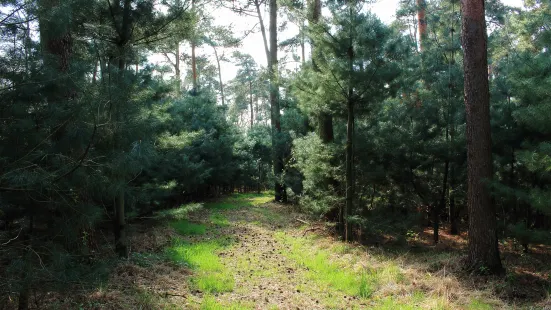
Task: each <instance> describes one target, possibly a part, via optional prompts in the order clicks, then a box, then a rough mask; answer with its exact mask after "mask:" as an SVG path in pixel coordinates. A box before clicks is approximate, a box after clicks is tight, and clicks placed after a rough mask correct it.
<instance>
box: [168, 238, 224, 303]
mask: <svg viewBox="0 0 551 310" xmlns="http://www.w3.org/2000/svg"><path fill="white" fill-rule="evenodd" d="M227 245H228V242H227V241H224V240H221V239H220V240H209V241H203V242H198V243H194V244H189V243H186V242H182V241H180V240H176V241H174V244H173V245H172V246H171V247H169V248H168V249H167V250H166V255H167V257H168V258H169V259H170V260H172V261H173V262H176V263H184V264H187V265H188V266H190V267H191V268H192V269H194V270H195V271H196V272H195V275H194V277H193V279H192V284H193V285H195V286H196V287H197V288H198V289H199V290H201V291H203V292H206V293H220V292H231V291H232V290H233V288H234V285H235V283H234V279H233V275H232V273H231V272H230V270H228V269H227V268H226V267H225V266H224V265H223V264H222V263H221V262H220V259H219V257H218V256H217V253H218V252H219V251H220V250H222V249H223V248H224V247H225V246H227Z"/></svg>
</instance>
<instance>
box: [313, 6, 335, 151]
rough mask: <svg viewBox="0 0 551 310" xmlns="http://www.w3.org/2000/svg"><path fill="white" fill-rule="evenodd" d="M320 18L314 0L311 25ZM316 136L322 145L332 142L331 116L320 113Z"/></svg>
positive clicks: (314, 54) (319, 7)
mask: <svg viewBox="0 0 551 310" xmlns="http://www.w3.org/2000/svg"><path fill="white" fill-rule="evenodd" d="M320 18H321V0H314V3H313V8H312V23H313V24H316V23H318V22H319V20H320ZM316 53H317V51H316V47H315V46H313V45H312V62H313V64H314V69H316V68H317V67H316V63H315V57H316ZM318 136H319V137H320V139H321V141H322V142H323V143H331V142H333V140H334V135H333V116H332V115H331V114H330V113H328V112H324V111H322V112H320V113H319V115H318Z"/></svg>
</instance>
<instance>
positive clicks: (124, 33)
mask: <svg viewBox="0 0 551 310" xmlns="http://www.w3.org/2000/svg"><path fill="white" fill-rule="evenodd" d="M131 4H132V0H125V1H124V8H123V16H122V24H121V27H120V29H121V32H120V38H119V41H118V45H117V51H118V57H119V59H118V61H119V63H118V69H119V72H118V83H119V85H121V86H120V87H124V84H123V83H124V72H125V68H126V61H127V59H126V57H127V48H128V47H127V45H128V43H129V42H130V36H131V29H132V25H131V23H132V20H131V16H130V13H131ZM123 100H126V98H124V99H121V101H123ZM121 104H122V102H119V103H118V104H117V106H116V120H117V123H118V124H116V125H115V128H116V130H115V137H114V139H115V149H116V150H117V151H118V150H119V148H120V147H121V144H120V140H121V137H120V135H121V133H120V130H121V123H122V117H123V116H122V115H123V111H122V109H121V107H120V105H121ZM120 178H121V179H120V180H119V181H120V183H121V184H125V183H126V182H124V180H122V177H120ZM114 211H115V212H114V213H115V218H114V219H113V224H114V225H113V226H114V227H113V231H114V234H115V250H116V252H117V254H118V255H119V256H120V257H123V258H126V257H128V240H127V238H126V232H125V225H126V222H125V221H126V219H125V200H124V188H121V189H119V191H118V193H117V194H116V197H114Z"/></svg>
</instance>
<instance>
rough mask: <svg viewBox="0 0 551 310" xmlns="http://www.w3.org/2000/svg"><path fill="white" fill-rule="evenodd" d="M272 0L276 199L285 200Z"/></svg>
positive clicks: (273, 1) (272, 0) (273, 2)
mask: <svg viewBox="0 0 551 310" xmlns="http://www.w3.org/2000/svg"><path fill="white" fill-rule="evenodd" d="M269 1H270V61H269V64H270V68H269V72H270V105H271V112H272V117H271V120H272V121H271V122H272V148H273V151H272V152H273V155H272V156H273V163H274V177H275V200H276V201H281V202H285V201H287V197H286V194H285V185H284V184H283V181H282V180H281V177H282V173H283V156H282V152H281V151H282V150H281V145H280V144H281V143H280V141H279V140H280V135H281V114H280V111H279V82H278V78H279V77H278V59H277V0H269Z"/></svg>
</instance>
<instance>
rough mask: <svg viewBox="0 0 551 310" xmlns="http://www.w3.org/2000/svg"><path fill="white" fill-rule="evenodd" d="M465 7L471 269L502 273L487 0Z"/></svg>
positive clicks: (465, 3)
mask: <svg viewBox="0 0 551 310" xmlns="http://www.w3.org/2000/svg"><path fill="white" fill-rule="evenodd" d="M461 9H462V29H461V30H462V33H463V37H462V44H463V55H464V57H463V58H464V61H463V68H464V71H465V77H464V81H465V93H464V96H465V108H466V118H467V160H468V168H467V170H468V193H467V206H468V211H469V238H468V242H469V254H468V259H467V268H469V269H471V270H474V271H479V272H480V271H483V272H488V273H502V272H503V271H504V270H503V266H502V265H501V259H500V256H499V248H498V240H497V223H496V211H495V206H494V205H493V204H492V202H491V197H490V191H489V189H488V188H487V183H488V181H490V180H491V179H492V174H493V173H492V170H493V169H492V150H491V147H492V141H491V132H490V95H489V86H488V71H487V70H488V59H487V41H486V40H487V37H486V21H485V16H484V0H462V1H461Z"/></svg>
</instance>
